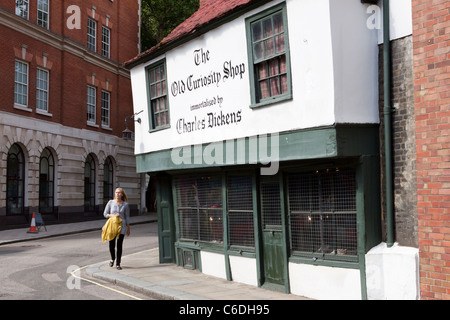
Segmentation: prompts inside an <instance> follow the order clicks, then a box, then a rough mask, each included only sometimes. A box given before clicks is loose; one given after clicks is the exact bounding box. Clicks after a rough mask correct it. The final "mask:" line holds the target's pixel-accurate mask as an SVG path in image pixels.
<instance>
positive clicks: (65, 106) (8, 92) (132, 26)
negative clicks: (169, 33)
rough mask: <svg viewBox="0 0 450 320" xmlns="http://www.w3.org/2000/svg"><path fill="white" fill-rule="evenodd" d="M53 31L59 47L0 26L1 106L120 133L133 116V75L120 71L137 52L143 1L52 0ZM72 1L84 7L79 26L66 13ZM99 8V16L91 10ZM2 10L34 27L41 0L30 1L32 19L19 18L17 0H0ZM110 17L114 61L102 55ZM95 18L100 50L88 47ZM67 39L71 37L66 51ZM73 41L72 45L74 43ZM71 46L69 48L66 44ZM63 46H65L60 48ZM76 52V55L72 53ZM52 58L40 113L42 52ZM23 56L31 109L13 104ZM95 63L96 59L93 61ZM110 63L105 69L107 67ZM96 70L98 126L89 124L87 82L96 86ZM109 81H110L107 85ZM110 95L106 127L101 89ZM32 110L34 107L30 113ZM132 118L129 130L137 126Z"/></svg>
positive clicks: (30, 114) (79, 126)
mask: <svg viewBox="0 0 450 320" xmlns="http://www.w3.org/2000/svg"><path fill="white" fill-rule="evenodd" d="M50 5H51V7H50V31H48V32H47V31H45V30H44V29H39V28H40V27H38V30H42V31H43V32H44V33H45V32H47V33H49V34H54V35H56V37H57V39H56V41H55V42H56V47H55V46H52V45H49V44H48V43H46V42H45V41H39V40H36V39H34V38H33V37H30V36H29V35H27V34H26V33H25V34H24V33H22V32H19V31H17V30H15V28H8V27H5V26H3V25H0V34H1V35H2V45H1V46H0V70H1V77H0V110H1V111H6V112H11V113H17V114H21V115H23V116H27V117H34V118H37V119H40V120H46V121H52V122H56V123H61V124H62V125H64V126H69V127H75V128H85V129H88V130H95V131H100V132H103V133H106V134H113V135H117V136H121V134H122V131H123V130H124V129H125V125H124V119H125V117H126V116H129V115H131V114H133V108H132V95H131V83H130V79H129V78H128V77H127V76H125V74H126V72H127V71H126V70H125V69H122V70H121V71H120V72H119V70H120V65H121V63H122V62H124V61H127V60H129V59H131V58H133V57H135V56H136V55H137V54H138V32H139V26H138V22H139V17H138V10H139V3H138V0H126V1H114V2H111V1H107V0H104V1H86V0H70V1H68V0H62V1H50ZM71 5H76V6H78V7H80V9H81V10H80V13H81V14H80V17H81V20H80V27H81V28H80V29H69V28H68V27H67V24H66V22H67V19H68V18H69V17H70V16H71V15H72V14H73V13H72V12H69V13H67V8H68V7H69V6H71ZM93 5H94V6H95V14H94V15H93V13H92V9H93ZM0 10H3V11H5V12H9V14H10V15H11V17H12V18H11V19H12V20H14V19H15V18H16V20H17V21H18V24H20V25H23V26H25V27H26V28H35V26H36V23H37V1H30V8H29V21H26V20H25V19H21V18H19V17H16V16H15V14H14V1H4V0H1V1H0ZM107 16H108V19H109V23H108V27H109V28H110V30H111V41H110V43H111V48H110V60H109V61H108V59H105V58H103V57H101V41H102V32H101V30H102V25H104V24H106V20H107ZM88 17H93V18H94V19H95V20H96V21H97V52H96V53H91V52H89V51H87V49H86V48H85V47H86V44H87V20H88ZM63 39H68V40H66V41H67V44H66V47H69V48H70V49H69V50H63V49H62V43H63ZM71 44H73V46H72V45H71ZM23 45H25V46H26V53H27V56H26V59H25V60H22V58H23V57H22V47H23ZM67 45H68V46H67ZM58 46H61V48H59V47H58ZM73 52H75V54H74V53H73ZM44 54H45V55H46V56H47V59H48V62H49V63H48V64H47V69H48V70H49V72H50V86H49V88H50V92H49V110H48V111H49V113H50V114H51V117H49V116H48V115H42V114H40V113H38V112H36V72H37V71H36V70H37V67H39V66H40V65H39V64H40V63H41V62H40V61H41V60H42V57H43V55H44ZM15 59H19V60H21V61H25V62H27V63H28V64H29V83H28V109H29V110H28V111H23V110H20V109H17V108H14V61H15ZM91 61H95V62H94V63H91ZM105 66H106V67H105ZM93 73H94V74H95V86H96V88H97V101H96V102H97V108H96V125H97V126H95V127H93V126H88V125H87V117H86V113H87V102H86V101H87V85H88V84H92V81H91V75H92V74H93ZM107 83H108V85H107ZM102 89H103V90H107V91H109V92H110V93H111V96H110V98H111V101H110V108H111V110H110V127H111V129H112V130H109V129H106V130H105V129H103V128H102V127H101V92H102ZM30 110H31V111H30ZM132 125H133V124H132V121H131V122H130V129H131V130H133V126H132Z"/></svg>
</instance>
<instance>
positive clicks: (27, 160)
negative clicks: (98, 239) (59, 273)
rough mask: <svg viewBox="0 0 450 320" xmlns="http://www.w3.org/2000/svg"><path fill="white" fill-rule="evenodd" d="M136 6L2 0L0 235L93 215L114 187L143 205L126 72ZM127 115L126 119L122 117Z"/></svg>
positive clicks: (131, 0) (134, 42)
mask: <svg viewBox="0 0 450 320" xmlns="http://www.w3.org/2000/svg"><path fill="white" fill-rule="evenodd" d="M139 9H140V8H139V1H138V0H127V1H112V0H111V1H110V0H102V1H85V0H71V1H55V0H38V1H28V0H24V1H7V0H1V1H0V34H1V35H2V36H1V37H2V45H1V47H0V70H1V73H2V76H1V77H0V164H1V165H0V169H1V173H2V174H1V175H0V229H4V228H11V227H16V226H22V225H25V224H29V215H30V213H32V212H40V213H42V214H43V216H44V219H45V220H46V222H47V223H50V222H63V221H73V220H82V219H86V218H95V217H98V216H99V214H100V213H101V211H102V208H103V205H104V203H105V201H106V200H107V199H109V198H112V196H113V189H114V188H115V187H118V186H121V187H123V188H125V190H126V191H127V192H128V194H129V200H130V203H131V204H132V206H133V208H134V210H133V211H134V212H136V211H137V210H139V209H143V205H142V204H141V198H142V197H141V186H142V187H143V188H144V189H145V179H143V181H144V183H141V176H140V175H139V174H136V169H135V159H134V152H133V147H134V146H133V142H131V141H130V140H126V139H123V138H122V132H123V131H124V130H126V129H127V128H128V129H131V130H133V128H134V124H133V120H132V119H130V116H132V115H133V108H132V100H131V85H130V75H129V71H128V70H126V69H124V68H123V67H122V62H123V61H126V60H128V59H130V58H131V57H133V56H135V55H136V54H138V53H139ZM125 119H127V120H128V121H126V120H125Z"/></svg>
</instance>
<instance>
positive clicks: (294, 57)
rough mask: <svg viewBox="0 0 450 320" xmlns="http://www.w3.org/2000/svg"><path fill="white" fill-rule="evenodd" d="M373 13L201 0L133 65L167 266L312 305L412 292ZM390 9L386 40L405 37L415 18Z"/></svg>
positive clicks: (143, 148) (355, 7)
mask: <svg viewBox="0 0 450 320" xmlns="http://www.w3.org/2000/svg"><path fill="white" fill-rule="evenodd" d="M369 7H370V4H368V3H361V1H354V0H339V1H334V0H320V1H309V0H308V1H306V0H305V1H303V0H286V1H280V0H274V1H267V0H260V1H258V0H253V1H251V0H240V1H237V0H236V1H235V0H230V1H214V0H211V1H201V5H200V8H199V10H198V11H197V12H196V13H195V14H194V15H192V16H191V17H190V18H189V19H187V20H186V21H185V22H184V23H182V24H181V25H180V26H179V27H177V28H176V29H175V30H174V31H173V32H172V33H171V34H170V35H169V36H168V37H167V38H166V39H164V40H163V41H162V42H161V43H160V44H159V45H157V46H155V47H153V48H151V49H150V50H148V51H146V52H144V53H142V54H141V55H138V56H137V57H135V58H134V59H132V60H130V61H129V62H127V67H128V68H130V69H131V80H132V88H133V101H134V112H135V113H140V114H139V117H140V119H141V122H140V124H136V129H135V130H136V140H135V152H136V155H137V169H138V172H139V173H149V174H150V175H151V176H152V178H153V177H154V178H156V180H157V201H158V217H159V236H160V259H161V261H164V262H175V263H177V264H178V265H180V266H183V267H185V268H193V269H194V268H197V269H200V270H201V271H202V272H204V273H206V274H210V275H214V276H218V277H222V278H224V279H228V280H233V281H238V282H243V283H248V284H252V285H255V286H261V287H265V288H269V289H274V290H280V291H283V292H286V293H289V292H290V293H294V294H298V295H304V296H307V297H312V298H319V299H378V298H379V299H385V298H392V297H401V298H416V297H417V274H416V270H417V249H415V248H413V247H405V248H402V247H400V246H395V249H392V250H395V251H389V253H386V251H385V244H384V241H385V237H384V231H383V230H384V227H385V224H384V223H383V222H382V208H381V202H380V194H381V190H382V189H383V187H382V184H381V180H382V179H380V176H383V175H382V174H380V172H383V170H384V169H383V168H382V165H380V112H379V78H378V77H379V70H378V68H379V64H378V61H379V59H378V55H379V52H380V51H379V50H380V49H379V43H380V41H379V34H380V30H379V28H377V27H376V23H379V21H378V20H377V19H378V18H380V16H376V14H381V11H380V8H379V7H378V6H374V7H373V8H372V9H373V10H371V9H370V8H369ZM409 8H411V6H410V4H409ZM369 9H370V10H369ZM392 9H393V11H392V13H391V14H392V15H394V16H395V17H396V25H395V26H394V25H392V35H393V37H394V38H396V39H400V38H402V39H403V38H404V37H406V38H409V40H410V38H411V18H410V17H404V16H403V15H402V13H404V8H401V7H400V8H399V7H394V8H392ZM395 9H397V10H395ZM374 14H375V16H373V15H374ZM404 26H406V27H404ZM381 34H382V33H381ZM382 39H383V38H382V36H381V42H383V41H382ZM405 54H406V55H407V54H410V51H406V53H405ZM410 67H411V65H410ZM399 105H400V104H399ZM413 150H414V147H413ZM400 170H403V169H400ZM374 250H375V251H374ZM391 257H394V259H393V260H391ZM393 261H396V262H393ZM411 270H412V271H411ZM392 279H395V281H397V282H398V283H399V284H401V286H402V289H401V290H400V292H398V291H396V290H398V286H396V285H394V286H393V287H391V286H390V284H392V281H390V280H392ZM405 288H406V290H403V289H405ZM396 294H398V295H400V296H395V295H396Z"/></svg>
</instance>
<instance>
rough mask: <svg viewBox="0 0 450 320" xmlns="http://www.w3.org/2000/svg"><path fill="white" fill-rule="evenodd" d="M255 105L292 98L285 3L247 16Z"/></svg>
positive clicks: (251, 78) (251, 79)
mask: <svg viewBox="0 0 450 320" xmlns="http://www.w3.org/2000/svg"><path fill="white" fill-rule="evenodd" d="M246 24H247V30H248V31H247V34H249V35H250V38H249V39H248V40H247V41H248V48H249V49H248V52H249V54H248V56H249V65H250V66H251V67H250V81H251V89H252V97H251V98H252V106H258V105H266V104H268V103H274V102H278V101H281V100H285V99H289V98H291V86H290V71H289V70H290V69H289V48H288V36H287V16H286V7H285V5H280V6H276V7H275V8H272V9H270V10H268V11H265V12H263V13H261V14H258V15H256V16H254V17H251V18H249V19H248V20H247V22H246Z"/></svg>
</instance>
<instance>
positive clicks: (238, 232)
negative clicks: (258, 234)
mask: <svg viewBox="0 0 450 320" xmlns="http://www.w3.org/2000/svg"><path fill="white" fill-rule="evenodd" d="M227 211H228V229H229V231H228V236H229V244H230V245H231V246H245V247H254V246H255V229H254V221H253V187H252V176H229V177H228V179H227Z"/></svg>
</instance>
